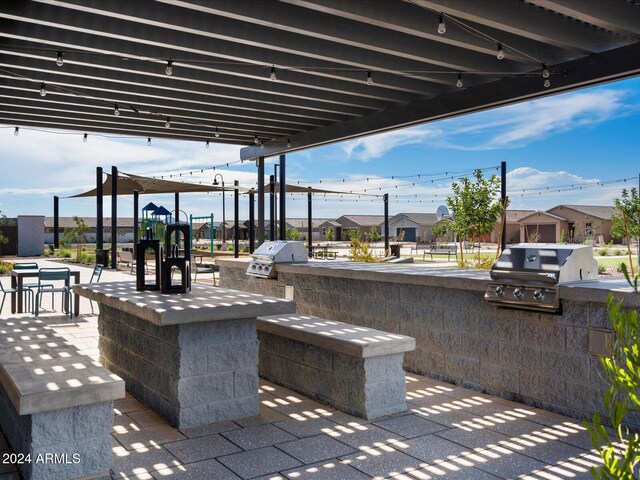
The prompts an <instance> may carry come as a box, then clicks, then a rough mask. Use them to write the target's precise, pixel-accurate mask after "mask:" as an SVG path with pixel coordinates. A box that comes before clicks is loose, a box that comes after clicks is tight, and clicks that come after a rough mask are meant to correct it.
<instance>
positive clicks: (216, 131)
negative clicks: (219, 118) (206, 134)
mask: <svg viewBox="0 0 640 480" xmlns="http://www.w3.org/2000/svg"><path fill="white" fill-rule="evenodd" d="M213 135H214V136H215V137H216V138H218V137H220V132H219V131H218V127H216V130H215V132H214V133H213Z"/></svg>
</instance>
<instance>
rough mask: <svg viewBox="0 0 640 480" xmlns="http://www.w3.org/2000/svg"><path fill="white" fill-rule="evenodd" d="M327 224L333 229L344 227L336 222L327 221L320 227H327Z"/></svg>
mask: <svg viewBox="0 0 640 480" xmlns="http://www.w3.org/2000/svg"><path fill="white" fill-rule="evenodd" d="M325 224H328V225H330V226H331V227H342V225H340V224H339V223H338V222H336V221H335V220H325V221H323V222H322V223H320V225H319V226H322V225H325Z"/></svg>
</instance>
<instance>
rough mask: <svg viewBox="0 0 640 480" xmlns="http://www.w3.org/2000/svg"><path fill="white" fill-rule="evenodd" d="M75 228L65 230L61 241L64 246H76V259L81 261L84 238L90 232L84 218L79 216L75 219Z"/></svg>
mask: <svg viewBox="0 0 640 480" xmlns="http://www.w3.org/2000/svg"><path fill="white" fill-rule="evenodd" d="M73 221H74V222H75V224H76V225H75V227H67V228H65V229H64V233H63V234H62V239H61V240H60V241H61V243H62V244H63V245H71V244H72V243H75V244H76V249H77V252H76V259H77V260H78V261H80V260H81V259H82V245H83V244H84V236H85V234H86V233H87V232H89V226H88V225H87V224H86V222H85V221H84V219H83V218H80V217H78V216H77V215H76V216H74V217H73Z"/></svg>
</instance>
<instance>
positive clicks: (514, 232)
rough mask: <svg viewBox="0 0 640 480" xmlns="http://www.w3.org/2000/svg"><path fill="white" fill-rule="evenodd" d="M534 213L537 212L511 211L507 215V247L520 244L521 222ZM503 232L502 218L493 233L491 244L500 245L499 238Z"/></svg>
mask: <svg viewBox="0 0 640 480" xmlns="http://www.w3.org/2000/svg"><path fill="white" fill-rule="evenodd" d="M532 213H536V211H535V210H509V209H507V214H506V217H507V218H506V222H505V225H506V231H507V235H506V238H507V245H509V244H510V243H520V241H521V240H520V225H521V224H520V220H522V219H523V218H524V217H528V216H529V215H531V214H532ZM501 232H502V218H500V219H498V222H497V223H496V226H495V228H494V229H493V231H492V232H491V240H490V241H491V242H492V243H498V237H500V234H501Z"/></svg>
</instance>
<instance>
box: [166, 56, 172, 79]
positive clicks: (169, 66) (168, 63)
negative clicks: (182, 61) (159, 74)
mask: <svg viewBox="0 0 640 480" xmlns="http://www.w3.org/2000/svg"><path fill="white" fill-rule="evenodd" d="M164 73H166V74H167V75H169V76H171V75H173V60H171V59H169V61H168V62H167V67H166V68H165V69H164Z"/></svg>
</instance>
